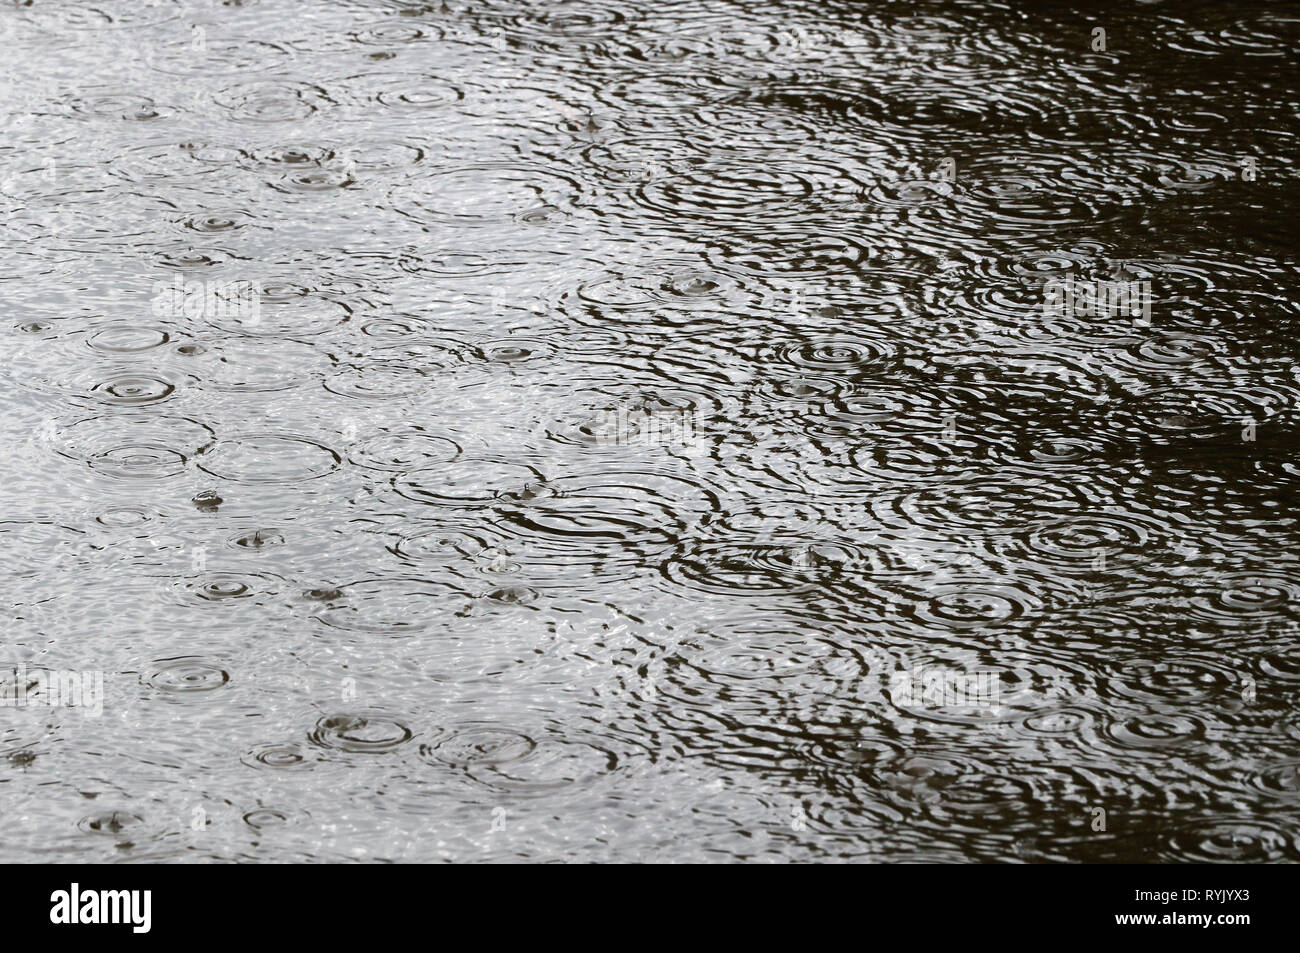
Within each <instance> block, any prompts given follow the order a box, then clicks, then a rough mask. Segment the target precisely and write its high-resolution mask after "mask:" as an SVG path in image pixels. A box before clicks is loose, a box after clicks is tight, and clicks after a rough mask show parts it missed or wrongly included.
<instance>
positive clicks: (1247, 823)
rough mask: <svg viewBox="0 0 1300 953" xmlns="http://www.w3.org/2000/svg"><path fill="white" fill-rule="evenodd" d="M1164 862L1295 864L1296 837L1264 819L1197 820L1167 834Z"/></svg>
mask: <svg viewBox="0 0 1300 953" xmlns="http://www.w3.org/2000/svg"><path fill="white" fill-rule="evenodd" d="M1162 853H1163V854H1165V858H1164V862H1165V863H1178V864H1245V863H1251V864H1264V863H1277V862H1279V861H1290V862H1294V861H1295V859H1296V855H1297V845H1296V840H1295V835H1294V834H1290V833H1287V832H1286V831H1285V830H1284V829H1282V828H1280V827H1277V826H1274V825H1273V824H1272V823H1270V822H1268V821H1263V820H1254V819H1250V820H1245V819H1240V820H1239V819H1234V818H1223V819H1219V820H1209V821H1200V822H1198V823H1196V824H1193V825H1190V826H1188V827H1185V828H1183V829H1181V830H1179V831H1177V832H1175V833H1173V834H1171V835H1169V838H1168V841H1167V846H1166V848H1165V849H1164V850H1163V851H1162Z"/></svg>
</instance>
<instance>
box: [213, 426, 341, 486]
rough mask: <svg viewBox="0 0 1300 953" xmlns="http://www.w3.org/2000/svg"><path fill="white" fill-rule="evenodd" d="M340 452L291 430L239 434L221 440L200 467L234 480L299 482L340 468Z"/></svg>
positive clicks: (222, 477) (245, 481)
mask: <svg viewBox="0 0 1300 953" xmlns="http://www.w3.org/2000/svg"><path fill="white" fill-rule="evenodd" d="M339 463H340V458H339V456H338V454H336V453H335V452H334V451H332V450H330V449H329V448H328V447H324V446H321V445H320V444H318V443H314V442H313V441H311V440H308V439H306V438H305V437H297V436H293V435H290V434H271V433H261V434H258V433H253V434H238V435H235V436H231V437H227V438H224V439H222V440H220V441H219V442H218V443H217V444H216V446H215V447H213V448H212V450H211V451H209V452H208V453H207V454H205V455H204V457H203V459H202V461H201V463H200V465H199V468H200V469H202V470H204V471H206V472H207V473H211V474H212V475H213V476H216V477H220V478H221V479H223V480H230V481H231V482H232V483H253V484H257V483H297V482H299V481H301V480H311V479H315V478H316V477H321V476H324V475H325V474H327V473H330V472H332V471H333V470H335V469H337V468H338V466H339Z"/></svg>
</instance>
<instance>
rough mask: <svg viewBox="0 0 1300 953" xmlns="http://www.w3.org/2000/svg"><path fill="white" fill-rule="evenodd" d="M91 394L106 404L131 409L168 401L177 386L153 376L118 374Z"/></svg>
mask: <svg viewBox="0 0 1300 953" xmlns="http://www.w3.org/2000/svg"><path fill="white" fill-rule="evenodd" d="M91 392H92V393H93V394H94V395H95V396H96V397H97V398H99V399H100V400H102V401H103V402H104V403H106V404H113V405H116V406H124V407H130V406H135V405H138V404H153V403H157V402H159V401H163V400H166V399H167V398H169V397H171V396H172V394H174V393H175V392H176V385H175V384H173V383H172V382H171V381H169V380H166V379H165V378H163V377H158V376H154V375H151V374H131V373H128V374H118V375H116V376H114V377H110V378H109V379H108V380H106V381H101V382H99V383H98V384H96V385H95V386H94V387H92V388H91Z"/></svg>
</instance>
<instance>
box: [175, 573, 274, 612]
mask: <svg viewBox="0 0 1300 953" xmlns="http://www.w3.org/2000/svg"><path fill="white" fill-rule="evenodd" d="M278 588H279V587H278V584H277V581H276V580H275V579H274V578H273V577H271V576H264V575H259V574H257V573H238V572H208V573H203V574H202V575H200V576H194V577H192V578H188V579H181V580H179V581H178V582H177V583H176V584H175V585H174V586H173V587H172V592H173V593H174V594H175V595H176V596H177V597H178V598H179V599H180V601H181V602H182V603H184V604H185V605H192V606H203V605H211V604H229V603H234V602H241V601H243V600H251V601H257V600H258V599H259V597H263V596H265V595H267V594H268V593H271V592H275V591H276V590H277V589H278Z"/></svg>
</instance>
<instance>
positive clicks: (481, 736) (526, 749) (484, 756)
mask: <svg viewBox="0 0 1300 953" xmlns="http://www.w3.org/2000/svg"><path fill="white" fill-rule="evenodd" d="M536 748H537V743H536V742H535V741H533V739H531V738H529V737H528V736H527V735H524V734H521V733H519V732H517V731H510V730H508V729H506V728H491V727H473V728H463V729H459V730H456V731H453V732H452V734H451V735H450V736H449V737H448V738H445V739H444V740H442V741H440V742H439V743H438V744H436V745H422V746H421V747H420V757H421V758H423V759H424V760H426V761H440V762H442V763H443V764H450V765H454V766H456V767H461V768H471V767H480V766H487V765H492V766H496V765H505V764H509V763H510V762H512V761H518V760H519V759H520V758H526V757H528V756H529V755H530V754H532V753H533V751H534V750H535V749H536Z"/></svg>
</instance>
